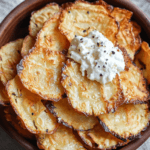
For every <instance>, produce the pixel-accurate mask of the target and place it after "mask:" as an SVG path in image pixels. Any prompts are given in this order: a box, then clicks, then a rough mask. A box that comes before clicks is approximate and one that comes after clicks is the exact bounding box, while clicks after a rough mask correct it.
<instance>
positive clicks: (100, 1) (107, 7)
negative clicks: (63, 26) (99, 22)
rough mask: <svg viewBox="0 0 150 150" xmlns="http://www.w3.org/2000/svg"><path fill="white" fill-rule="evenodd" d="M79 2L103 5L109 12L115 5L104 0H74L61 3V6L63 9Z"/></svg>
mask: <svg viewBox="0 0 150 150" xmlns="http://www.w3.org/2000/svg"><path fill="white" fill-rule="evenodd" d="M78 2H82V3H85V4H91V5H102V6H104V7H105V8H106V9H107V11H108V12H110V13H111V12H112V11H113V6H112V5H108V4H107V3H106V2H104V1H103V0H99V1H95V2H88V1H84V0H76V1H75V2H74V3H73V2H68V3H64V4H62V5H61V7H62V8H63V9H66V8H67V7H71V6H73V5H74V4H76V3H78Z"/></svg>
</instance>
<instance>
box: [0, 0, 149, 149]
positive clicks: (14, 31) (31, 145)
mask: <svg viewBox="0 0 150 150" xmlns="http://www.w3.org/2000/svg"><path fill="white" fill-rule="evenodd" d="M68 1H72V0H55V2H56V3H58V4H60V5H61V4H62V3H65V2H68ZM90 1H91V0H90ZM105 1H106V2H107V3H108V4H111V5H113V6H115V7H120V8H125V9H128V10H130V11H132V12H133V13H134V14H133V17H132V19H133V20H135V21H136V22H137V23H138V24H139V25H140V26H141V27H142V32H141V37H142V39H143V40H145V41H147V42H148V41H150V21H149V19H148V17H147V16H146V15H145V14H144V13H143V12H142V11H141V10H140V9H139V8H138V7H137V6H135V5H134V4H132V2H130V1H129V0H105ZM50 2H54V1H52V0H25V1H24V2H23V3H21V4H20V5H19V6H18V7H16V8H15V9H14V10H13V11H12V12H11V13H10V14H9V15H8V16H7V17H6V18H5V19H4V21H3V22H2V23H1V25H0V47H1V46H3V45H5V44H6V43H8V42H9V41H12V40H16V39H18V38H24V37H25V36H26V35H27V34H28V25H29V20H30V15H31V12H32V11H35V10H38V9H40V8H42V7H43V6H44V5H46V4H47V3H50ZM149 44H150V43H149ZM3 109H4V107H3V106H0V114H1V115H0V126H1V127H2V128H3V129H4V130H5V131H6V132H7V133H8V134H9V135H10V136H11V137H12V138H14V139H16V140H17V141H18V142H19V143H20V144H21V145H22V146H23V147H24V148H25V149H28V150H38V147H37V145H36V141H30V140H27V139H25V138H23V137H21V136H20V135H19V134H18V133H17V132H16V131H15V129H14V128H13V127H12V126H11V125H10V124H9V123H8V122H7V121H6V119H5V117H4V112H3ZM149 136H150V126H149V127H148V128H147V130H146V131H144V132H142V135H141V138H140V139H136V140H134V141H132V142H131V143H129V144H128V145H126V146H124V147H121V148H118V150H131V149H132V150H135V149H137V148H138V147H139V146H140V145H141V144H143V143H144V142H145V141H146V140H147V139H148V137H149Z"/></svg>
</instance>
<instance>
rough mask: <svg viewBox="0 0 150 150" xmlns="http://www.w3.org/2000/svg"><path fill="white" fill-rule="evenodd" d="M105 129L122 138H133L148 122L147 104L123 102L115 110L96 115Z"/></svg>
mask: <svg viewBox="0 0 150 150" xmlns="http://www.w3.org/2000/svg"><path fill="white" fill-rule="evenodd" d="M98 118H99V119H100V123H101V124H102V126H103V127H104V129H105V131H107V132H111V133H112V134H113V135H114V136H116V137H118V138H120V139H122V140H127V139H134V138H136V137H138V136H139V135H140V133H141V131H143V130H145V129H146V128H147V126H148V124H149V119H148V105H147V104H136V105H134V104H124V105H122V106H120V107H119V108H118V109H117V110H116V112H114V113H109V114H103V115H100V116H98Z"/></svg>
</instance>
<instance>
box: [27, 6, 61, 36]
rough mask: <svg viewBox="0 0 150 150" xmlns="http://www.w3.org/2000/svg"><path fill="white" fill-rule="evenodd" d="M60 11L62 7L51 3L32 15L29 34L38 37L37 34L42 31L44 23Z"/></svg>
mask: <svg viewBox="0 0 150 150" xmlns="http://www.w3.org/2000/svg"><path fill="white" fill-rule="evenodd" d="M59 11H60V7H59V5H58V4H56V3H50V4H48V5H46V6H45V7H43V8H42V9H40V10H38V11H35V12H33V13H32V16H31V18H30V25H29V34H30V35H31V36H32V37H36V35H37V33H38V32H39V31H40V30H41V28H42V27H43V25H44V23H45V22H46V21H47V20H48V19H49V18H51V17H53V15H54V14H55V13H57V12H59Z"/></svg>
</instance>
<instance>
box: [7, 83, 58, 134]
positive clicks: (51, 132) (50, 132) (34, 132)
mask: <svg viewBox="0 0 150 150" xmlns="http://www.w3.org/2000/svg"><path fill="white" fill-rule="evenodd" d="M10 81H11V80H10ZM10 81H8V83H7V84H6V89H7V90H8V87H9V85H10ZM9 99H10V104H11V106H12V108H13V110H14V111H15V113H16V115H17V116H19V117H20V118H22V117H21V116H20V114H19V113H18V111H17V109H16V108H15V107H14V105H13V103H12V101H11V97H9ZM22 121H23V120H22ZM23 122H24V121H23ZM24 125H25V127H26V128H27V130H28V131H29V132H31V133H33V134H40V133H41V132H40V131H37V129H36V131H33V130H31V129H30V128H29V127H28V126H27V125H26V124H25V123H24ZM34 126H35V125H34ZM35 128H37V127H36V126H35ZM57 128H58V125H57V126H56V128H55V129H54V130H53V131H46V132H47V134H53V133H54V132H55V131H56V130H57Z"/></svg>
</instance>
